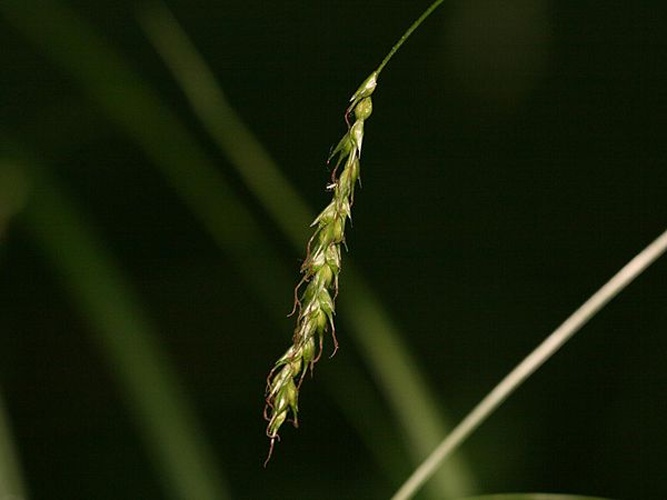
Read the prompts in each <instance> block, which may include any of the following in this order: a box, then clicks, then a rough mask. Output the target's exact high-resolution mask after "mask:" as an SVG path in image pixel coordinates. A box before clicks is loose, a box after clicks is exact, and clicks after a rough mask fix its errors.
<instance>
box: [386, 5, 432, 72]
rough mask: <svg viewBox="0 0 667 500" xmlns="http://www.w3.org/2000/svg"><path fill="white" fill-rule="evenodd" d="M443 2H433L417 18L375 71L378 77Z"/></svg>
mask: <svg viewBox="0 0 667 500" xmlns="http://www.w3.org/2000/svg"><path fill="white" fill-rule="evenodd" d="M443 1H444V0H436V1H435V2H433V3H432V4H431V5H430V6H429V8H428V9H426V10H425V11H424V12H423V13H422V15H421V16H419V18H417V20H416V21H415V22H414V23H412V24H411V25H410V27H409V28H408V29H407V30H406V31H405V33H403V36H402V37H401V38H400V39H399V40H398V42H396V44H394V46H393V47H392V48H391V50H390V51H389V53H388V54H387V55H386V57H385V58H384V59H383V60H382V62H381V63H380V65H379V66H378V67H377V69H376V70H375V73H376V74H377V75H379V74H380V72H381V71H382V70H383V69H384V67H385V66H386V65H387V63H388V62H389V61H390V60H391V58H392V57H394V54H396V52H398V49H400V48H401V45H403V44H404V43H405V41H406V40H407V39H408V38H410V35H412V33H413V32H414V31H415V30H416V29H417V28H419V26H420V25H421V23H423V22H424V21H425V20H426V19H427V18H428V17H429V16H430V15H431V14H432V13H433V11H434V10H435V9H437V8H438V7H440V4H441V3H442V2H443Z"/></svg>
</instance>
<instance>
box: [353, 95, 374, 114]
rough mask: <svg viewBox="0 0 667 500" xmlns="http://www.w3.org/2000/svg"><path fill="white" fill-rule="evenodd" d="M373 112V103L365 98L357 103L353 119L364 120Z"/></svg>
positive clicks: (368, 98)
mask: <svg viewBox="0 0 667 500" xmlns="http://www.w3.org/2000/svg"><path fill="white" fill-rule="evenodd" d="M372 112H373V101H371V98H370V97H366V98H364V99H362V100H361V101H359V104H357V105H356V106H355V108H354V117H355V118H356V119H357V120H366V119H367V118H368V117H369V116H371V113H372Z"/></svg>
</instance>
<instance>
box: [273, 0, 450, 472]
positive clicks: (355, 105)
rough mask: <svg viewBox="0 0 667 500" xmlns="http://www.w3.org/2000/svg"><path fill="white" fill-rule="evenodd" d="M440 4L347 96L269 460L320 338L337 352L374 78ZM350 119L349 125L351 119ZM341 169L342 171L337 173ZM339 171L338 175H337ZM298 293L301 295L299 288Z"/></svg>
mask: <svg viewBox="0 0 667 500" xmlns="http://www.w3.org/2000/svg"><path fill="white" fill-rule="evenodd" d="M443 1H444V0H435V1H434V2H433V3H432V4H431V5H430V6H429V7H428V8H427V9H426V10H425V11H424V12H423V13H422V14H421V15H420V16H419V18H417V20H416V21H415V22H414V23H412V24H411V25H410V27H409V28H408V29H407V30H406V31H405V33H403V35H402V36H401V38H400V39H399V40H398V41H397V42H396V43H395V44H394V46H393V47H392V48H391V50H390V51H389V53H388V54H387V55H386V56H385V58H384V59H383V60H382V62H381V63H380V65H379V66H378V67H377V69H376V70H375V71H373V72H372V73H371V74H370V76H369V77H368V78H366V80H364V82H363V83H362V84H361V85H360V86H359V88H358V89H357V91H356V92H355V93H354V94H352V97H351V98H350V105H349V106H348V108H347V110H346V111H345V123H346V124H347V132H346V133H345V135H344V136H343V138H342V139H341V140H340V141H339V142H338V144H337V145H336V147H335V148H334V150H333V152H332V153H331V156H329V160H328V162H329V163H330V162H331V161H332V160H334V159H335V165H334V167H333V169H332V172H331V183H330V184H329V185H328V186H327V189H329V190H330V191H333V199H332V200H331V203H330V204H329V205H328V206H327V207H326V208H325V209H324V210H322V212H321V213H320V214H319V215H318V216H317V217H316V218H315V220H314V221H313V223H312V224H311V226H313V227H315V232H314V233H313V236H312V237H311V238H310V240H309V241H308V248H307V253H306V259H305V260H304V262H303V265H302V266H301V274H302V278H301V281H300V282H299V284H298V285H297V286H296V289H295V291H294V309H293V311H292V313H293V314H294V313H297V321H296V328H295V329H294V336H293V337H292V345H291V346H290V347H289V348H288V349H287V351H286V352H285V354H283V355H282V357H281V358H280V359H279V360H278V361H277V362H276V364H275V365H274V367H273V369H272V370H271V372H270V373H269V376H268V377H267V380H266V405H265V406H264V418H265V419H266V420H267V421H268V422H269V423H268V425H267V427H266V435H267V436H268V438H269V439H270V440H271V444H270V447H269V456H268V457H267V459H266V462H264V465H266V463H267V462H268V460H269V458H271V453H272V452H273V446H274V444H275V442H276V440H278V439H279V436H278V431H279V430H280V427H281V426H282V425H283V424H284V423H285V421H286V420H287V419H288V417H289V416H290V414H291V415H292V422H293V424H294V426H295V427H296V426H298V412H299V387H300V386H301V382H303V378H304V376H305V375H306V372H308V370H309V369H310V371H311V372H312V370H313V367H314V366H315V363H316V362H317V360H318V359H320V356H321V355H322V347H323V344H324V337H325V335H326V333H327V332H330V333H331V337H332V339H333V343H334V350H333V353H332V356H333V354H335V353H336V350H337V349H338V341H337V340H336V327H335V325H334V313H335V301H336V296H337V295H338V275H339V274H340V270H341V246H342V245H343V244H344V243H345V224H346V222H347V220H348V219H350V220H351V219H352V203H353V202H354V187H355V184H356V182H357V181H358V180H359V169H360V163H359V160H360V158H361V145H362V143H363V139H364V122H365V121H366V120H367V119H368V117H369V116H370V115H371V113H372V112H373V103H372V101H371V94H373V92H374V91H375V87H376V86H377V80H378V76H379V75H380V72H381V71H382V70H383V69H384V67H385V66H386V65H387V63H388V62H389V61H390V60H391V58H392V57H394V55H395V54H396V52H397V51H398V49H400V48H401V46H402V45H403V44H404V43H405V41H406V40H407V39H408V38H410V36H411V35H412V33H413V32H414V31H415V30H416V29H417V28H418V27H419V26H420V25H421V23H422V22H424V20H426V19H427V18H428V17H429V16H430V15H431V13H433V11H434V10H435V9H437V8H438V7H439V6H440V4H441V3H442V2H443ZM351 119H354V121H353V122H352V123H350V120H351ZM341 167H342V170H341ZM339 171H340V173H339ZM302 288H303V291H302V292H301V295H299V292H300V290H302Z"/></svg>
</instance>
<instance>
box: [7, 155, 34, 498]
mask: <svg viewBox="0 0 667 500" xmlns="http://www.w3.org/2000/svg"><path fill="white" fill-rule="evenodd" d="M2 166H3V165H2V164H0V168H2ZM4 498H7V499H12V500H27V499H28V495H27V494H26V489H25V486H24V484H23V478H22V476H21V467H20V464H19V460H18V454H17V452H16V447H15V446H14V440H13V439H12V433H11V429H10V425H9V418H8V415H7V411H6V409H5V403H4V401H3V399H2V394H0V499H4Z"/></svg>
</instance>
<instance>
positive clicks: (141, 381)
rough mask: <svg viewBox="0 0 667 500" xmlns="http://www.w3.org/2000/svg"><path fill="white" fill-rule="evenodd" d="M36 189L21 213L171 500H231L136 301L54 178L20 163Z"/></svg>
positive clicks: (23, 161) (25, 162) (102, 247)
mask: <svg viewBox="0 0 667 500" xmlns="http://www.w3.org/2000/svg"><path fill="white" fill-rule="evenodd" d="M19 163H20V164H21V165H24V166H26V171H27V172H28V176H29V180H30V182H31V185H32V187H33V190H32V192H31V196H30V198H29V201H28V204H27V206H26V208H25V210H24V212H23V214H22V215H21V218H22V219H23V221H24V222H25V225H26V226H27V229H28V230H29V232H30V234H31V236H32V237H33V239H34V240H35V241H36V242H37V243H38V245H39V246H40V247H41V250H42V251H43V253H44V255H45V257H47V258H48V260H50V262H51V263H52V265H53V267H54V268H55V269H56V270H57V272H58V273H59V275H60V277H61V279H62V282H63V285H64V286H65V288H66V290H67V291H68V292H69V293H70V295H71V297H72V299H73V300H74V302H75V303H76V304H77V305H78V306H79V308H80V310H81V311H82V313H83V314H84V315H85V316H86V319H87V320H88V322H89V323H90V325H91V330H92V331H93V332H94V333H95V334H96V339H95V340H96V341H97V342H98V343H99V345H100V348H101V350H102V352H103V353H104V354H105V355H106V356H107V358H108V359H109V361H110V364H111V366H112V367H113V373H114V374H115V375H116V376H117V377H118V379H119V381H120V386H121V390H122V391H123V394H124V396H125V399H126V401H127V403H128V405H129V407H130V409H131V411H132V413H133V415H134V417H135V421H136V422H137V423H138V425H139V427H140V430H141V436H142V438H144V440H145V441H146V445H147V448H148V450H149V454H150V456H151V458H152V459H153V461H154V463H155V465H156V467H157V469H158V471H159V477H160V478H161V480H162V481H163V482H164V489H165V492H166V493H167V494H168V497H169V498H174V499H184V498H187V499H200V500H217V499H226V498H229V496H228V494H227V492H226V487H225V485H224V483H223V480H222V478H221V470H220V468H219V466H218V464H217V463H216V460H215V459H214V458H213V455H212V453H211V450H210V449H209V447H208V445H207V443H206V441H205V440H204V438H203V435H202V432H201V429H200V428H199V424H198V422H197V420H196V418H195V416H194V415H193V413H192V412H191V410H190V407H189V406H188V402H187V398H186V397H185V395H184V393H183V391H182V388H181V386H180V385H179V383H178V381H177V378H176V376H175V374H174V372H173V369H172V367H171V365H170V364H169V362H168V361H167V358H166V356H165V355H164V353H163V352H162V350H161V348H160V345H159V343H158V341H157V338H156V334H155V331H154V328H153V326H152V324H151V322H150V321H149V320H148V318H147V317H146V316H145V314H144V312H143V310H142V309H141V306H140V301H139V299H138V298H137V297H136V296H135V295H134V293H133V291H132V290H131V287H130V285H129V284H128V283H127V282H126V279H125V277H124V276H123V273H122V272H121V271H120V269H119V267H118V265H117V264H116V262H115V261H114V259H113V257H112V256H111V255H110V254H109V253H108V252H107V251H106V248H105V245H104V244H103V243H102V241H101V239H100V238H99V237H98V236H97V235H96V234H95V231H94V230H93V227H92V225H91V224H90V223H89V222H88V221H87V220H85V218H84V216H83V213H82V212H81V210H79V209H78V208H77V207H76V206H75V204H74V203H73V202H72V201H71V200H70V199H69V198H68V196H67V195H66V194H65V192H64V190H63V189H62V188H61V187H60V185H59V183H58V181H57V179H55V178H54V177H53V176H51V175H50V174H49V172H48V171H47V170H46V169H44V168H42V167H40V166H38V165H36V164H35V162H34V161H32V160H25V159H20V160H19Z"/></svg>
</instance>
